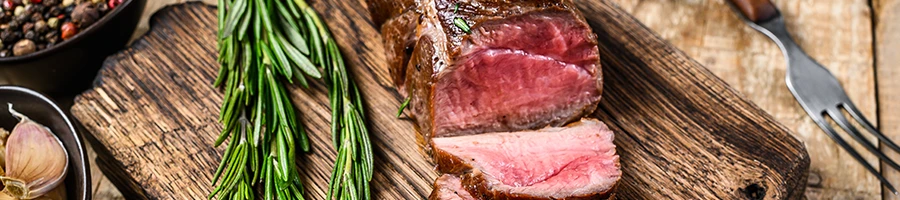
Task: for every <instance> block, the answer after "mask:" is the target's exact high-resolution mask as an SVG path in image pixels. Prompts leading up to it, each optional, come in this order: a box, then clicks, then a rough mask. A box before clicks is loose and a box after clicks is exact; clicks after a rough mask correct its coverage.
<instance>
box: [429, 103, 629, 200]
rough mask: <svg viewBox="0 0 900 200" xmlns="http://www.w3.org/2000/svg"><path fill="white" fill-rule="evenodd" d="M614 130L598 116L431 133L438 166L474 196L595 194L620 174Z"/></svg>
mask: <svg viewBox="0 0 900 200" xmlns="http://www.w3.org/2000/svg"><path fill="white" fill-rule="evenodd" d="M612 141H613V133H612V131H610V130H609V129H608V128H607V127H606V125H605V124H603V123H602V122H599V121H597V120H582V121H579V122H575V123H572V124H570V125H568V126H566V127H552V128H545V129H541V130H537V131H520V132H500V133H486V134H479V135H469V136H458V137H441V138H434V139H433V140H432V142H433V144H432V145H433V146H432V147H433V148H434V151H433V156H434V160H435V162H437V163H438V170H439V171H441V172H444V173H449V174H456V175H459V176H460V178H461V179H462V181H461V183H462V185H463V188H466V190H468V191H469V192H471V194H473V196H475V197H476V198H479V199H510V198H512V199H577V198H585V199H598V198H608V197H609V196H611V195H612V191H613V188H614V187H615V185H616V182H617V181H618V180H619V177H621V175H622V172H621V171H620V169H619V156H618V155H616V146H615V145H614V144H613V143H612Z"/></svg>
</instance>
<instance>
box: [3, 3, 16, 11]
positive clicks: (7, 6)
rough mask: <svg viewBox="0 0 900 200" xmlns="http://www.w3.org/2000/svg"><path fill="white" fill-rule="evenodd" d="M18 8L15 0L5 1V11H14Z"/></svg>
mask: <svg viewBox="0 0 900 200" xmlns="http://www.w3.org/2000/svg"><path fill="white" fill-rule="evenodd" d="M14 8H16V3H15V2H13V0H3V9H5V10H9V11H12V10H13V9H14Z"/></svg>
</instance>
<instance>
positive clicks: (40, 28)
mask: <svg viewBox="0 0 900 200" xmlns="http://www.w3.org/2000/svg"><path fill="white" fill-rule="evenodd" d="M49 30H50V27H48V26H47V22H44V20H40V21H37V22H35V23H34V31H37V32H38V33H46V32H47V31H49Z"/></svg>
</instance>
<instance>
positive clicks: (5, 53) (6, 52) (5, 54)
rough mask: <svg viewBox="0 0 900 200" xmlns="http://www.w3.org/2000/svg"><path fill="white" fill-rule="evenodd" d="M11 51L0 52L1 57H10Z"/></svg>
mask: <svg viewBox="0 0 900 200" xmlns="http://www.w3.org/2000/svg"><path fill="white" fill-rule="evenodd" d="M9 56H10V55H9V50H3V51H0V57H9Z"/></svg>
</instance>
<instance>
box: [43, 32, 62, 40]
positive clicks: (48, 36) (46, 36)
mask: <svg viewBox="0 0 900 200" xmlns="http://www.w3.org/2000/svg"><path fill="white" fill-rule="evenodd" d="M44 39H45V40H47V42H48V43H56V42H57V41H59V31H56V30H53V31H50V32H49V33H47V34H44Z"/></svg>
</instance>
